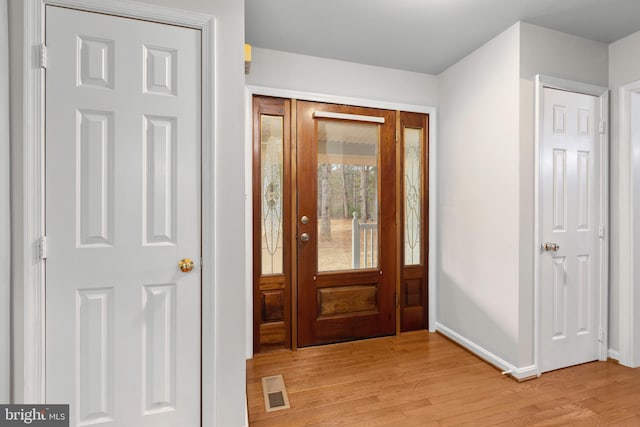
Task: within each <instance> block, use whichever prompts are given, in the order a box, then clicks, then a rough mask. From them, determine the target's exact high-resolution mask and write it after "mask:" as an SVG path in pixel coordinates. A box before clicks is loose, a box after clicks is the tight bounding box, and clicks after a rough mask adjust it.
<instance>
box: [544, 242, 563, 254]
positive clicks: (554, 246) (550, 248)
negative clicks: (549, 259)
mask: <svg viewBox="0 0 640 427" xmlns="http://www.w3.org/2000/svg"><path fill="white" fill-rule="evenodd" d="M542 248H543V249H544V250H545V251H547V252H549V251H552V252H558V251H559V250H560V245H558V244H556V243H551V242H544V244H543V245H542Z"/></svg>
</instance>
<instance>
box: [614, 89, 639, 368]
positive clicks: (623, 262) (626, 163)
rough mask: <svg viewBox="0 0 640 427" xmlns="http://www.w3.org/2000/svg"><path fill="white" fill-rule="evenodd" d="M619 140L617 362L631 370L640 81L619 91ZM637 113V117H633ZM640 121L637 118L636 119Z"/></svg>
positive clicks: (635, 349)
mask: <svg viewBox="0 0 640 427" xmlns="http://www.w3.org/2000/svg"><path fill="white" fill-rule="evenodd" d="M619 96H620V104H619V126H620V127H619V131H620V133H619V138H618V150H619V153H618V155H619V156H618V167H619V169H618V173H619V187H618V188H619V202H620V216H619V218H618V220H619V233H618V235H619V239H620V242H619V247H618V255H619V262H620V270H619V271H620V282H619V283H620V285H619V286H620V288H619V292H620V294H619V300H618V303H619V321H620V330H619V335H618V336H619V348H618V352H619V353H618V360H619V362H620V363H621V364H623V365H625V366H629V367H632V368H637V367H638V366H640V339H636V336H635V334H636V333H638V332H640V331H638V330H637V328H636V327H635V325H636V324H637V323H636V321H640V314H638V313H636V310H637V309H638V308H640V302H638V298H640V293H639V292H636V291H635V280H634V278H635V275H636V273H638V272H637V271H636V267H635V264H634V252H635V243H636V239H635V237H634V234H635V233H636V232H637V230H636V227H635V220H634V218H635V216H634V215H635V209H634V204H635V202H636V197H635V196H634V194H635V193H636V191H638V190H640V188H638V187H637V186H636V185H635V182H634V181H635V179H636V177H637V175H636V174H637V170H638V169H640V165H637V164H635V160H634V150H638V149H640V134H639V133H638V132H634V131H633V122H632V119H631V118H632V117H638V115H639V114H640V107H636V108H635V109H634V107H633V106H632V104H631V100H632V99H633V98H634V97H640V80H638V81H635V82H632V83H629V84H627V85H625V86H622V87H621V88H620V92H619ZM634 113H635V114H634ZM636 120H637V119H636Z"/></svg>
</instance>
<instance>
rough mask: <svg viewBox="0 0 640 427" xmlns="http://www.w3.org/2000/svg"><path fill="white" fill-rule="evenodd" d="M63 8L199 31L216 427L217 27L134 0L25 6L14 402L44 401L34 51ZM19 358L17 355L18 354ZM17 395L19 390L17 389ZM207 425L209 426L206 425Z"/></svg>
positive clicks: (40, 130)
mask: <svg viewBox="0 0 640 427" xmlns="http://www.w3.org/2000/svg"><path fill="white" fill-rule="evenodd" d="M47 5H51V6H62V7H67V8H73V9H77V10H82V11H88V12H98V13H106V14H111V15H117V16H122V17H126V18H134V19H143V20H147V21H153V22H158V23H164V24H172V25H179V26H184V27H189V28H193V29H196V30H199V31H201V34H202V41H201V66H202V70H201V73H202V75H201V79H202V84H201V90H202V94H201V96H202V98H201V116H202V118H203V119H202V120H201V132H202V134H201V146H202V178H201V179H202V196H201V197H202V199H201V200H202V236H201V239H202V240H201V242H202V258H203V269H202V284H201V286H202V300H201V305H202V330H201V334H202V343H201V356H202V359H203V360H209V361H210V362H211V363H206V364H204V363H203V364H202V372H201V375H202V379H201V381H202V382H201V390H202V391H201V400H202V402H207V403H208V404H207V405H201V408H202V409H201V411H202V423H203V424H202V425H204V426H207V425H210V426H213V425H214V423H215V419H216V407H215V402H216V394H215V390H216V387H215V385H216V380H215V379H216V377H217V375H216V373H215V369H216V363H215V358H216V353H215V348H216V346H215V335H214V331H215V326H216V325H215V282H214V278H215V271H214V267H215V264H214V260H215V258H214V255H215V254H214V242H215V236H214V226H215V216H214V213H215V210H214V201H215V195H214V189H215V186H214V178H215V171H214V164H215V163H214V154H215V153H214V150H215V132H214V129H215V124H214V123H215V122H214V119H215V108H214V107H215V98H214V89H215V78H214V77H215V63H214V59H215V52H214V48H215V43H214V36H215V22H214V17H213V16H211V15H207V14H202V13H197V12H190V11H182V10H178V9H172V8H166V7H161V6H155V5H151V4H146V3H138V2H134V1H124V0H115V1H110V2H104V1H101V0H25V1H24V3H23V7H24V10H23V12H24V45H23V50H24V64H23V66H24V77H23V91H24V92H23V100H24V106H23V108H24V111H23V113H24V123H23V132H24V164H23V173H22V176H23V180H24V203H23V205H22V209H23V212H24V215H25V232H24V235H23V236H21V237H22V244H23V253H22V257H23V260H24V261H23V275H24V279H23V281H22V282H21V283H20V285H21V286H22V287H23V292H24V295H23V298H24V305H23V319H22V323H23V330H22V331H16V332H18V333H19V334H22V335H23V336H24V342H23V345H22V347H21V348H20V351H21V352H22V354H23V355H24V359H25V360H24V367H23V373H22V376H19V375H18V374H17V375H16V377H15V382H16V383H18V382H19V383H20V386H21V387H22V388H21V389H22V393H21V395H20V396H16V395H15V394H14V399H15V400H22V401H24V402H34V403H37V402H45V401H46V395H45V390H46V387H45V382H46V372H45V353H46V348H45V315H44V314H45V299H44V288H45V265H44V262H43V261H42V260H40V259H39V256H38V246H37V244H36V242H37V241H38V239H40V238H41V237H42V236H43V235H44V223H45V210H44V188H45V187H44V166H45V165H44V160H45V159H44V137H45V133H44V89H45V86H44V70H43V69H42V68H40V64H39V58H38V55H36V52H37V50H38V48H39V46H41V45H42V44H43V43H44V36H45V22H44V10H45V6H47ZM14 353H15V351H14ZM13 387H14V390H15V389H16V388H17V384H15V383H14V384H13ZM205 420H207V421H205Z"/></svg>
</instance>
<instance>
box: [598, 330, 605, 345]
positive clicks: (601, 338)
mask: <svg viewBox="0 0 640 427" xmlns="http://www.w3.org/2000/svg"><path fill="white" fill-rule="evenodd" d="M603 339H604V331H603V330H602V328H600V329H598V342H602V340H603Z"/></svg>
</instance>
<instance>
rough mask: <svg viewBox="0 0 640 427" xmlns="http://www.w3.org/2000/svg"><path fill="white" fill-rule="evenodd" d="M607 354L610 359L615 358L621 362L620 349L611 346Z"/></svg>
mask: <svg viewBox="0 0 640 427" xmlns="http://www.w3.org/2000/svg"><path fill="white" fill-rule="evenodd" d="M607 355H608V356H609V358H610V359H614V360H617V361H618V362H620V352H619V351H618V350H613V349H611V348H610V349H609V351H608V352H607Z"/></svg>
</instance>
